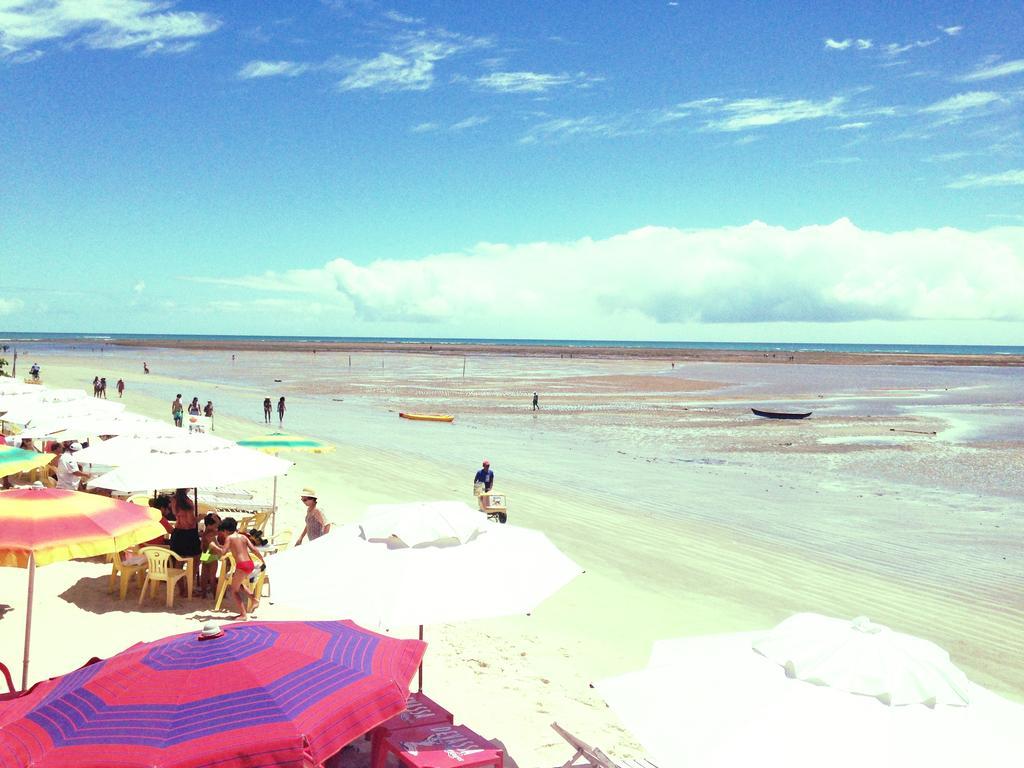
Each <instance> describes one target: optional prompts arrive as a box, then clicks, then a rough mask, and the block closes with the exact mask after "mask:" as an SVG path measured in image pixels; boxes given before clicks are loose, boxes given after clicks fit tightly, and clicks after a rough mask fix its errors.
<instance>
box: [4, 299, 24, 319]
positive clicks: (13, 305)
mask: <svg viewBox="0 0 1024 768" xmlns="http://www.w3.org/2000/svg"><path fill="white" fill-rule="evenodd" d="M24 308H25V302H23V301H22V300H21V299H4V298H0V317H2V316H3V315H13V314H14V313H15V312H21V310H23V309H24Z"/></svg>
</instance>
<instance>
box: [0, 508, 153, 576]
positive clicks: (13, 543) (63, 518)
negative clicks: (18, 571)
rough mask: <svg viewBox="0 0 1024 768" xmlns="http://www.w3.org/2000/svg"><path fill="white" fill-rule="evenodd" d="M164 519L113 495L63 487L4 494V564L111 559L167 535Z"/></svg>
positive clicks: (0, 534)
mask: <svg viewBox="0 0 1024 768" xmlns="http://www.w3.org/2000/svg"><path fill="white" fill-rule="evenodd" d="M159 521H160V514H159V512H157V511H156V510H155V509H149V508H148V507H140V506H139V505H137V504H129V503H128V502H125V501H118V500H117V499H111V498H109V497H107V496H98V495H96V494H93V493H80V492H79V491H65V490H60V489H57V488H19V489H15V490H12V491H0V565H8V566H11V565H13V566H15V567H19V568H26V567H28V564H29V555H30V554H31V555H33V556H34V560H35V564H36V565H47V564H49V563H55V562H58V561H60V560H71V559H73V558H76V557H92V556H94V555H106V554H109V553H111V552H117V551H119V550H122V549H125V548H126V547H130V546H132V545H133V544H138V543H139V542H140V541H148V540H150V539H154V538H156V537H158V536H163V535H164V529H163V526H161V525H160V522H159Z"/></svg>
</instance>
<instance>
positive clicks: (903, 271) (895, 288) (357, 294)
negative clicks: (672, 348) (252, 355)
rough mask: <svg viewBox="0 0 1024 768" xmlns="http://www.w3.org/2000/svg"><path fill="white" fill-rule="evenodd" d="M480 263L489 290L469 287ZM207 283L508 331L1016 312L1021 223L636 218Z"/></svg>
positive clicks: (1023, 257) (373, 314)
mask: <svg viewBox="0 0 1024 768" xmlns="http://www.w3.org/2000/svg"><path fill="white" fill-rule="evenodd" d="M481 270H483V271H485V272H486V274H487V277H488V281H489V283H490V284H492V285H494V286H500V291H499V292H498V294H497V295H498V296H499V298H500V300H495V294H494V293H493V292H488V291H483V292H481V291H480V290H479V275H480V274H481ZM580 275H586V276H587V279H586V280H580V279H579V276H580ZM541 277H542V278H543V279H540V278H541ZM209 282H218V283H222V284H223V283H226V284H230V285H235V286H243V287H246V288H249V289H259V290H262V291H272V292H298V293H304V294H309V295H310V298H311V300H314V301H317V302H320V303H322V304H325V305H332V306H334V307H336V308H337V309H338V310H339V311H342V312H344V313H347V314H348V315H349V316H350V317H351V318H352V319H353V321H355V322H359V323H368V324H372V323H405V324H407V325H408V324H412V325H428V326H433V327H434V328H463V329H466V328H484V329H487V330H489V331H490V332H493V330H491V329H498V328H504V329H505V331H506V332H507V333H508V334H509V335H516V334H517V333H521V332H522V331H523V330H525V328H526V326H524V323H527V322H528V323H530V324H531V325H530V328H531V329H535V328H538V327H539V328H547V329H548V334H549V335H551V336H562V337H566V338H574V337H575V338H595V337H596V338H602V336H595V335H594V334H595V333H607V332H608V330H607V329H611V328H617V329H619V330H618V331H615V333H616V334H617V335H616V336H614V338H619V337H622V336H621V334H627V335H626V336H625V337H627V338H655V337H658V336H659V335H664V334H665V333H667V332H670V331H671V328H672V327H674V326H679V325H682V324H688V323H712V324H718V323H776V322H779V323H781V322H818V323H829V322H853V321H862V320H887V321H910V320H983V319H987V320H1015V321H1020V320H1024V228H1021V227H1017V228H1013V227H1002V228H997V229H993V230H988V231H984V232H966V231H963V230H958V229H952V228H942V229H936V230H928V229H918V230H912V231H907V232H895V233H882V232H872V231H867V230H862V229H859V228H858V227H856V226H855V225H853V224H852V223H851V222H849V221H848V220H846V219H841V220H839V221H836V222H834V223H832V224H829V225H824V226H807V227H803V228H800V229H786V228H783V227H776V226H769V225H767V224H762V223H760V222H754V223H751V224H748V225H746V226H741V227H723V228H718V229H703V230H679V229H672V228H665V227H645V228H642V229H637V230H634V231H632V232H627V233H625V234H622V235H617V236H614V237H609V238H607V239H603V240H593V239H590V238H583V239H580V240H577V241H575V242H567V243H548V242H536V243H526V244H522V245H504V244H491V243H481V244H479V245H477V246H475V247H474V248H472V249H470V250H469V251H467V252H464V253H445V254H437V255H431V256H426V257H424V258H422V259H418V260H411V261H390V260H379V261H374V262H371V263H368V264H365V265H362V264H355V263H353V262H351V261H349V260H347V259H336V260H334V261H331V262H329V263H327V264H325V265H324V266H322V267H319V268H316V269H306V270H295V271H290V272H284V273H267V274H264V275H260V276H254V277H239V278H234V279H229V280H216V281H209ZM566 285H572V286H573V290H572V291H566V290H565V286H566ZM666 328H667V329H669V330H668V331H666ZM604 338H608V337H607V336H604Z"/></svg>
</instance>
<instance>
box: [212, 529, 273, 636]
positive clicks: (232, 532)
mask: <svg viewBox="0 0 1024 768" xmlns="http://www.w3.org/2000/svg"><path fill="white" fill-rule="evenodd" d="M220 532H221V533H222V534H223V533H226V534H227V537H226V539H225V540H224V542H223V543H222V542H220V541H219V539H220V536H219V535H218V540H216V541H211V542H210V549H211V550H212V551H213V552H215V553H216V554H218V555H221V556H223V555H225V554H226V553H228V552H230V553H231V554H232V555H233V556H234V558H235V573H234V576H232V578H231V594H232V595H234V597H235V602H236V603H238V617H237V618H238V619H239V620H241V621H246V620H247V619H248V618H249V614H248V612H247V611H246V605H247V604H248V602H249V601H250V600H252V601H253V605H252V609H253V610H254V611H255V610H256V609H257V608H258V607H259V605H260V596H259V595H255V594H253V593H252V592H250V591H249V590H248V589H246V588H245V586H244V585H245V582H246V581H248V580H249V575H250V574H251V573H252V572H253V571H255V570H256V563H254V562H253V559H252V555H256V558H257V559H258V560H259V561H260V563H261V564H263V565H266V563H264V560H263V555H261V554H260V553H259V550H257V549H256V547H254V546H253V544H252V541H250V540H249V537H248V536H246V535H245V534H244V533H239V532H238V522H237V521H236V520H235V518H233V517H225V518H224V520H223V521H221V524H220ZM243 592H244V593H245V598H244V599H243V598H242V593H243Z"/></svg>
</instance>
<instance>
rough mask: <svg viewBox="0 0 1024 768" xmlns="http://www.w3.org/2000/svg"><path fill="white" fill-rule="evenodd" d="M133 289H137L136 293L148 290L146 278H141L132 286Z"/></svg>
mask: <svg viewBox="0 0 1024 768" xmlns="http://www.w3.org/2000/svg"><path fill="white" fill-rule="evenodd" d="M132 290H133V291H135V293H142V292H143V291H144V290H146V282H145V281H144V280H139V282H137V283H136V284H135V285H133V286H132Z"/></svg>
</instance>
